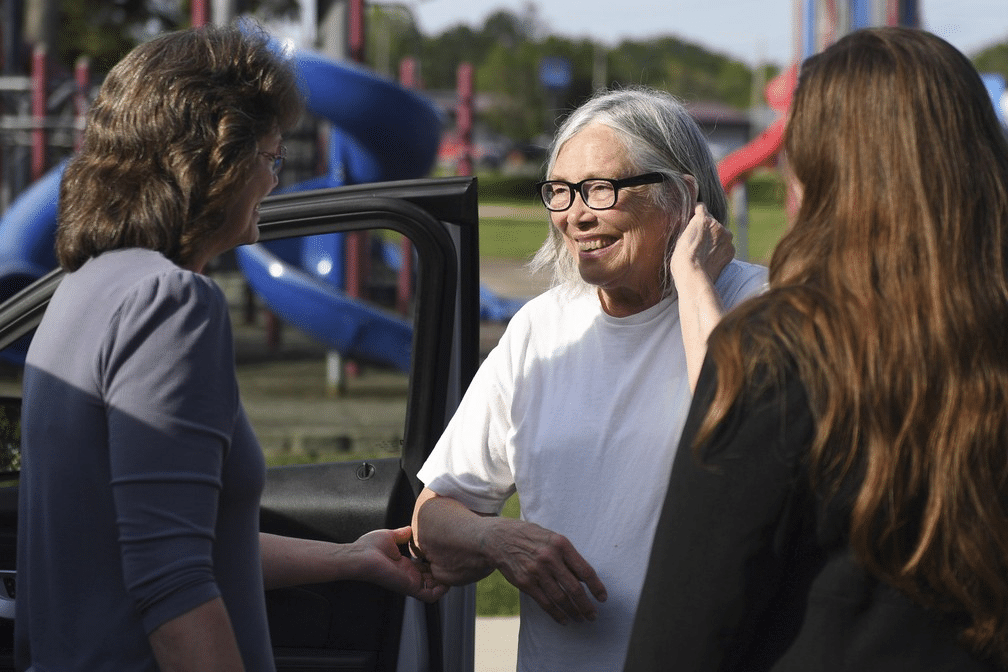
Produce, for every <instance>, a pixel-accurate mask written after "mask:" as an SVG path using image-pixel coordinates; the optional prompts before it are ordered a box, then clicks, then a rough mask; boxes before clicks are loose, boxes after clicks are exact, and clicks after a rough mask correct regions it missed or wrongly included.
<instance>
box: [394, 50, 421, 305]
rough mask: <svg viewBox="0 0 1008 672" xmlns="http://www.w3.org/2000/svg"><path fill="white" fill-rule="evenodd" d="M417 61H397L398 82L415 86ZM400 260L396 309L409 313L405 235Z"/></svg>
mask: <svg viewBox="0 0 1008 672" xmlns="http://www.w3.org/2000/svg"><path fill="white" fill-rule="evenodd" d="M416 74H417V62H416V59H415V58H410V57H406V58H404V59H402V61H400V62H399V83H400V84H402V85H403V86H405V87H406V88H410V89H412V88H415V87H416V86H417V76H416ZM399 246H400V247H399V249H400V252H401V253H402V262H401V263H400V264H399V277H398V278H397V282H396V309H397V310H398V311H399V312H400V313H402V314H403V315H407V314H409V309H410V303H411V302H412V300H413V241H411V240H410V239H409V238H407V237H406V236H403V237H402V240H401V241H400V243H399Z"/></svg>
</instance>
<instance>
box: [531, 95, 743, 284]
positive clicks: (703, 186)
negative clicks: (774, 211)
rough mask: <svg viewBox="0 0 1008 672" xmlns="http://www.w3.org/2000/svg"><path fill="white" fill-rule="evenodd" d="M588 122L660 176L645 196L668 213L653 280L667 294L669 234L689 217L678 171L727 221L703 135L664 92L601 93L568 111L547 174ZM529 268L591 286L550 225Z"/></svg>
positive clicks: (643, 169) (637, 163) (672, 244)
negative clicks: (663, 244) (664, 240)
mask: <svg viewBox="0 0 1008 672" xmlns="http://www.w3.org/2000/svg"><path fill="white" fill-rule="evenodd" d="M593 123H600V124H604V125H605V126H608V127H609V128H611V129H613V130H614V131H616V134H617V136H618V137H619V138H620V140H622V142H623V144H624V146H625V147H626V150H627V154H628V155H629V159H630V163H631V164H633V166H634V167H635V168H636V169H637V170H638V171H639V172H641V173H651V172H655V173H662V174H663V175H665V181H664V182H663V183H662V184H657V185H653V186H651V187H649V188H648V195H649V197H650V198H651V199H652V201H653V203H654V204H655V205H656V206H658V208H660V209H661V210H662V211H663V212H665V213H667V214H668V222H669V231H668V234H669V241H668V245H667V246H666V250H665V264H664V266H663V268H664V271H663V275H662V277H660V278H655V282H656V283H660V285H661V286H662V289H663V294H665V295H668V294H669V293H671V291H672V289H673V287H672V282H671V276H670V274H669V273H668V265H669V260H670V259H671V257H672V250H673V249H674V248H675V241H676V236H675V235H674V234H676V233H677V232H678V231H681V230H682V227H684V226H685V225H686V222H688V221H689V219H690V217H692V212H691V208H690V206H691V197H690V189H689V187H688V186H687V184H686V181H685V180H683V175H691V176H693V178H694V179H696V182H697V193H698V200H699V201H701V202H703V203H704V204H706V206H707V209H708V210H709V211H710V213H711V215H712V216H713V217H714V218H715V219H717V220H718V221H719V222H726V221H728V220H727V217H728V204H727V199H726V197H725V193H724V189H723V188H722V187H721V180H720V179H719V178H718V173H717V165H716V164H715V162H714V157H713V156H712V155H711V152H710V148H709V147H708V145H707V139H706V138H705V137H704V134H703V131H701V130H700V127H699V126H697V123H696V121H694V120H693V117H691V116H690V114H689V111H687V109H686V108H685V107H684V106H683V105H682V103H680V102H679V101H678V100H677V99H676V98H675V97H674V96H672V94H670V93H668V92H666V91H661V90H658V89H651V88H647V87H628V88H625V89H613V90H609V91H601V92H599V93H597V94H595V95H594V96H593V97H592V98H590V99H589V100H587V101H586V102H585V103H584V104H582V105H581V106H580V107H578V108H577V109H576V110H574V111H573V112H571V114H570V115H569V116H568V117H567V118H566V119H565V120H564V122H563V123H562V124H561V125H560V128H559V129H557V132H556V136H555V137H554V138H553V142H552V145H551V146H550V151H549V158H548V159H547V162H546V175H552V174H553V165H554V164H555V163H556V159H557V155H558V154H559V153H560V149H561V148H562V147H563V146H564V144H565V143H566V142H567V141H568V140H570V139H571V138H573V137H574V136H575V135H577V134H578V133H579V132H581V131H582V130H584V128H585V127H586V126H588V125H590V124H593ZM599 177H605V176H604V175H601V176H599ZM677 227H678V228H677ZM529 266H530V268H531V270H532V271H533V272H538V271H549V272H551V273H552V275H553V284H554V285H564V286H566V287H568V288H569V289H570V290H572V291H575V292H576V291H578V290H587V289H591V288H590V287H589V286H588V284H587V283H586V282H584V281H583V280H582V279H581V275H580V273H579V272H578V268H577V261H576V260H575V259H574V258H573V257H572V256H571V254H570V252H569V251H568V250H567V246H566V245H565V244H564V240H563V235H561V233H560V232H559V231H558V230H557V228H556V227H555V226H553V225H552V224H550V225H549V233H548V235H547V236H546V240H545V242H543V244H542V246H541V247H540V248H539V250H538V252H536V255H535V257H534V258H533V259H532V261H531V262H530V264H529Z"/></svg>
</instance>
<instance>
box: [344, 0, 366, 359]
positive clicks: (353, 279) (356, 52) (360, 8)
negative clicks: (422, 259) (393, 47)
mask: <svg viewBox="0 0 1008 672" xmlns="http://www.w3.org/2000/svg"><path fill="white" fill-rule="evenodd" d="M349 19H350V20H349V31H348V32H349V36H348V37H349V40H348V42H349V44H348V45H347V46H348V50H349V52H350V60H351V61H354V62H355V63H363V62H364V51H365V39H364V38H365V35H366V30H365V27H364V0H350V17H349ZM366 247H367V245H366V239H365V236H364V233H363V232H360V231H355V232H352V233H347V234H346V236H345V237H344V248H345V249H344V250H343V255H344V257H343V258H344V272H345V273H346V275H345V278H344V279H345V284H346V293H347V296H351V297H357V298H362V296H363V290H364V275H365V273H366V270H365V265H366V263H367V259H366V257H365V254H364V252H365V248H366ZM344 372H345V373H346V375H347V377H349V378H354V377H356V376H357V375H358V374H359V373H360V369H359V367H358V366H357V363H356V362H353V361H348V362H346V363H345V364H344Z"/></svg>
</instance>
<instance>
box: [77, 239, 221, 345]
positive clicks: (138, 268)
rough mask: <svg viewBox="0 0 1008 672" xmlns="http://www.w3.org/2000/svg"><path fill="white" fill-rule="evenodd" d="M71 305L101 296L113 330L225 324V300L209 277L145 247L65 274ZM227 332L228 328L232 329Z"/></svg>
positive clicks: (109, 255)
mask: <svg viewBox="0 0 1008 672" xmlns="http://www.w3.org/2000/svg"><path fill="white" fill-rule="evenodd" d="M67 280H68V281H69V283H68V285H69V286H68V289H69V294H70V295H69V296H68V297H67V298H68V300H70V301H76V302H80V303H81V304H83V305H86V304H87V303H90V302H93V301H94V298H95V296H102V297H103V298H104V301H103V303H104V304H105V306H106V309H107V310H110V311H111V314H110V315H109V316H108V318H106V319H109V320H110V327H111V328H112V330H113V332H119V333H123V331H124V330H125V331H127V332H143V331H148V330H152V329H156V328H160V327H162V326H170V325H174V328H175V329H177V330H178V331H180V332H192V331H194V330H196V329H198V328H199V327H200V326H202V325H213V326H214V327H215V330H220V329H222V328H224V325H225V323H226V322H227V320H228V318H227V300H226V298H225V296H224V293H223V292H222V291H221V289H220V287H219V286H218V285H217V283H215V282H214V281H213V280H211V279H210V278H207V277H206V276H203V275H201V274H199V273H194V272H192V271H188V270H186V269H183V268H180V267H178V266H176V265H175V264H174V263H172V262H171V261H169V260H167V259H165V258H164V257H163V256H162V255H161V254H159V253H157V252H152V251H151V250H143V249H128V250H117V251H114V252H106V253H104V254H102V255H100V256H99V257H97V258H94V259H91V260H89V261H88V262H87V263H86V264H84V266H82V267H81V268H80V269H78V270H77V271H75V272H74V273H72V274H71V275H69V276H67ZM228 328H229V327H228Z"/></svg>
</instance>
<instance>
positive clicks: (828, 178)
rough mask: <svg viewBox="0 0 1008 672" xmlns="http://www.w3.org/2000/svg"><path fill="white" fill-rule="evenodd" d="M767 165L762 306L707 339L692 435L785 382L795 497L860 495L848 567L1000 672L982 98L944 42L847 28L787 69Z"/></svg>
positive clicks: (1002, 249) (998, 148) (990, 255)
mask: <svg viewBox="0 0 1008 672" xmlns="http://www.w3.org/2000/svg"><path fill="white" fill-rule="evenodd" d="M785 149H786V152H787V157H788V160H789V162H790V165H791V168H792V170H793V173H794V176H795V177H796V178H797V180H798V182H799V183H800V185H801V187H802V189H803V198H802V202H801V206H800V209H799V211H798V213H797V216H796V219H795V222H794V224H793V226H792V228H791V229H790V231H789V232H788V233H787V234H786V235H785V236H784V237H783V238H782V239H781V241H780V243H779V244H778V246H777V248H776V250H775V251H774V254H773V257H772V260H771V263H770V291H769V292H768V293H767V294H766V295H764V296H763V297H760V298H758V299H756V300H753V301H752V302H751V303H749V304H748V305H747V306H744V307H743V308H742V309H741V310H739V311H738V312H736V313H734V314H731V315H729V316H728V317H727V318H726V320H725V321H724V322H723V323H722V324H721V325H720V326H719V327H718V328H717V329H716V330H715V332H714V334H713V335H712V336H711V340H710V352H711V355H712V356H713V357H714V358H715V360H716V362H717V365H718V388H717V393H716V397H715V401H714V404H713V405H712V407H711V410H710V412H709V414H708V417H707V418H706V419H705V423H704V428H703V431H702V435H703V436H709V435H710V433H711V432H712V431H713V429H714V427H715V426H716V424H717V423H718V421H719V420H721V419H722V418H723V417H724V415H725V414H726V413H727V409H728V408H729V407H730V406H731V404H732V403H733V402H734V400H735V399H736V398H737V397H738V396H739V394H740V393H741V390H742V388H743V387H744V386H745V384H746V381H747V380H749V379H752V378H753V377H754V373H755V371H756V369H757V367H759V366H761V365H767V364H769V366H770V367H771V370H776V371H777V372H778V373H781V372H782V371H783V370H784V368H785V367H787V366H792V365H794V366H796V367H797V371H798V375H799V376H800V378H801V380H802V382H803V383H804V385H805V387H806V389H807V392H808V395H809V400H810V406H811V409H812V413H813V415H814V418H815V421H816V435H815V439H814V442H813V445H812V446H811V447H810V453H809V464H810V469H811V474H812V478H813V484H814V485H815V487H816V489H817V491H818V492H819V493H820V494H822V495H824V496H825V497H835V496H837V495H838V493H839V492H840V488H841V482H842V481H844V479H851V478H853V479H855V482H856V483H858V487H857V490H856V497H855V499H854V501H853V503H852V507H851V517H850V529H849V531H850V543H851V546H852V548H853V549H854V552H855V553H856V556H857V557H858V559H859V561H860V562H861V563H862V564H863V565H864V566H865V567H866V568H867V569H868V571H870V572H872V573H873V574H874V575H876V576H878V577H879V578H880V579H882V580H884V581H886V582H888V583H890V584H892V585H893V586H895V587H897V588H898V589H899V590H901V591H903V592H904V593H905V594H907V595H908V596H910V597H911V598H912V599H914V600H915V601H917V602H918V603H920V604H923V605H926V606H928V607H931V608H936V609H938V610H940V611H942V612H944V613H946V614H948V615H949V616H950V617H953V618H955V619H961V621H962V622H963V623H964V624H965V627H964V629H963V632H962V639H963V642H964V643H965V644H966V645H967V646H968V647H969V648H971V649H972V650H973V651H974V652H976V653H978V654H979V655H981V656H990V657H992V658H993V659H994V660H996V661H998V662H999V663H1000V664H1002V665H1006V664H1008V192H1006V189H1008V144H1006V142H1005V137H1004V135H1003V130H1002V128H1001V126H1000V124H999V122H998V121H997V117H996V115H995V112H994V109H993V106H992V104H991V101H990V98H989V96H988V94H987V92H986V89H985V88H984V85H983V83H982V81H981V79H980V77H979V75H978V74H977V72H976V70H975V69H974V68H973V66H972V65H971V64H970V62H969V61H968V60H967V59H966V58H965V57H964V56H963V55H962V54H960V53H959V52H958V51H956V50H955V49H954V48H953V47H952V46H951V45H949V44H948V43H947V42H945V41H943V40H941V39H939V38H937V37H935V36H933V35H930V34H928V33H925V32H923V31H919V30H913V29H905V28H879V29H870V30H864V31H859V32H856V33H853V34H851V35H848V36H846V37H844V38H843V39H841V40H839V41H838V42H837V43H836V44H835V45H833V46H831V47H829V48H828V49H826V50H825V51H824V52H823V53H821V54H819V55H816V56H813V57H812V58H811V59H809V60H808V61H807V62H806V63H805V64H804V65H803V67H802V71H801V76H800V79H799V84H798V88H797V91H796V93H795V99H794V103H793V107H792V112H791V118H790V120H789V123H788V126H787V130H786V133H785ZM743 350H744V351H745V352H743Z"/></svg>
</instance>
